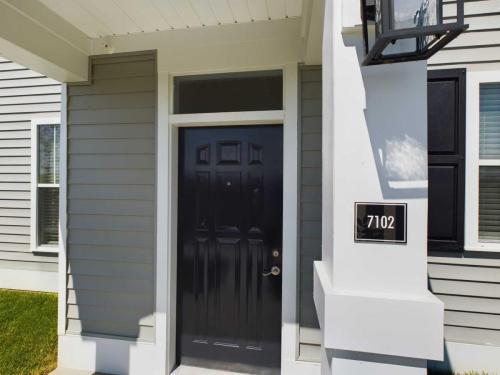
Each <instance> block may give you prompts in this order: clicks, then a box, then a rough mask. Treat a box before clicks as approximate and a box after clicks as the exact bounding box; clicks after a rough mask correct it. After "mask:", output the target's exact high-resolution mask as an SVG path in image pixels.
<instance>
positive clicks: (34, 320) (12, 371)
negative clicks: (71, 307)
mask: <svg viewBox="0 0 500 375" xmlns="http://www.w3.org/2000/svg"><path fill="white" fill-rule="evenodd" d="M56 361H57V295H56V294H53V293H35V292H24V291H14V290H5V289H0V375H21V374H22V375H45V374H48V373H49V372H51V371H52V370H54V369H55V367H56Z"/></svg>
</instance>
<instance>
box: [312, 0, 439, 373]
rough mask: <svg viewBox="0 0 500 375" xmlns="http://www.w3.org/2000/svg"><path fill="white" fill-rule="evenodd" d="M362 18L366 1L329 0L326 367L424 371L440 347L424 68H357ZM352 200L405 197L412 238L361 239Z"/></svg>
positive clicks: (323, 288) (319, 267)
mask: <svg viewBox="0 0 500 375" xmlns="http://www.w3.org/2000/svg"><path fill="white" fill-rule="evenodd" d="M360 23H361V22H360V16H359V1H357V0H343V1H342V0H326V1H325V22H324V34H323V137H324V139H323V260H322V261H321V262H316V264H315V284H314V299H315V304H316V308H317V310H318V316H319V320H320V325H321V329H322V333H323V335H322V337H323V342H322V345H323V347H322V373H323V374H332V373H334V374H335V375H344V374H356V375H361V374H370V375H374V374H384V375H390V374H397V375H401V374H403V375H404V374H412V375H413V374H415V375H416V374H425V373H426V361H427V359H433V360H440V359H442V356H443V304H442V303H441V302H440V301H439V300H438V299H437V298H436V297H434V296H433V295H432V294H431V293H430V292H429V291H428V289H427V66H426V63H425V62H413V63H402V64H390V65H384V66H375V67H361V66H360V60H361V59H362V58H363V49H362V32H361V27H360V26H357V24H360ZM355 202H377V203H406V204H407V207H408V209H407V243H406V244H380V243H355V241H354V227H355V226H354V220H355V219H354V204H355Z"/></svg>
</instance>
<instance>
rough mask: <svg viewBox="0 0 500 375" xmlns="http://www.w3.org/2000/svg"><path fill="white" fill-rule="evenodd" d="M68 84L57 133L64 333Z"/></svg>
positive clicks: (60, 325)
mask: <svg viewBox="0 0 500 375" xmlns="http://www.w3.org/2000/svg"><path fill="white" fill-rule="evenodd" d="M67 94H68V86H67V84H63V85H62V87H61V119H60V122H61V129H60V133H59V137H60V140H59V151H60V157H59V168H60V171H59V264H58V280H59V281H58V284H59V298H58V314H57V333H58V334H59V335H64V334H65V332H66V295H67V288H66V280H67V275H66V269H67V268H66V263H67V255H66V239H67V237H66V235H67V204H68V201H67V196H68V194H67V171H68V168H67V157H68V156H67V155H68V152H67V150H68V145H67V143H68V106H67V104H68V95H67ZM35 174H36V172H35Z"/></svg>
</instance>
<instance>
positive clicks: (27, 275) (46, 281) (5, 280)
mask: <svg viewBox="0 0 500 375" xmlns="http://www.w3.org/2000/svg"><path fill="white" fill-rule="evenodd" d="M0 288H3V289H19V290H32V291H36V292H57V272H48V271H32V270H18V269H7V268H3V269H0Z"/></svg>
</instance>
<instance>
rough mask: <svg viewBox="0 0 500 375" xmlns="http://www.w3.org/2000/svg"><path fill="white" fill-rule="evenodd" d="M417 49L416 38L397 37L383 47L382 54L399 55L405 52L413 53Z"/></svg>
mask: <svg viewBox="0 0 500 375" xmlns="http://www.w3.org/2000/svg"><path fill="white" fill-rule="evenodd" d="M416 51H417V39H416V38H407V39H398V40H396V41H395V42H394V43H389V44H388V45H387V47H385V49H384V52H382V55H384V56H390V55H401V54H407V53H415V52H416Z"/></svg>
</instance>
